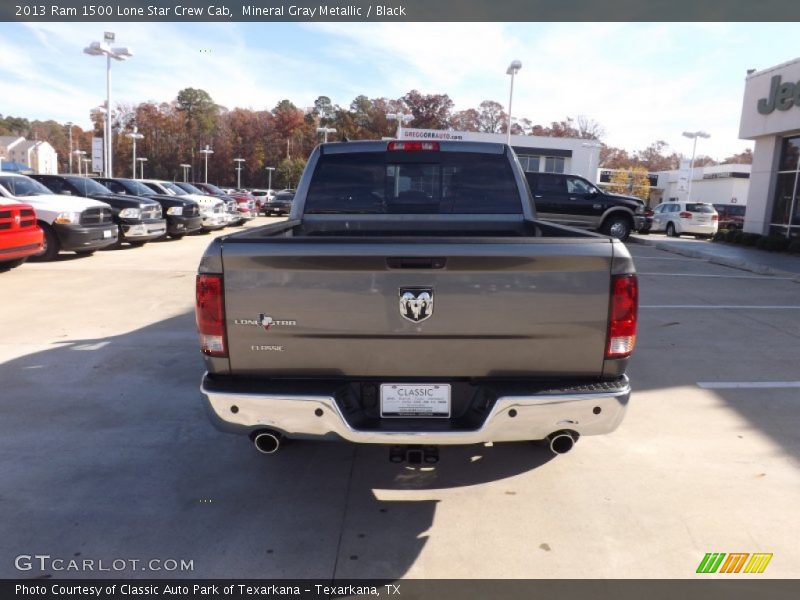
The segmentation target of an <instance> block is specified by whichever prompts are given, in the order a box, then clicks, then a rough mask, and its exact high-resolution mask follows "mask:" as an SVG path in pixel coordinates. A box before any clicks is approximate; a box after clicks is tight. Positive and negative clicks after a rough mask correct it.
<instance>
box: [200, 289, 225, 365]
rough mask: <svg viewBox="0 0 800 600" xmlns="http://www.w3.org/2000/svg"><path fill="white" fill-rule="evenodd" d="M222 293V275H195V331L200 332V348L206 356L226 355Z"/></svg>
mask: <svg viewBox="0 0 800 600" xmlns="http://www.w3.org/2000/svg"><path fill="white" fill-rule="evenodd" d="M222 293H223V289H222V275H198V276H197V285H196V300H197V302H196V305H195V315H196V316H197V332H198V333H199V334H200V349H201V350H202V352H203V354H207V355H208V356H223V357H224V356H228V349H227V348H226V345H225V305H224V301H223V297H222Z"/></svg>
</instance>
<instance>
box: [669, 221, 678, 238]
mask: <svg viewBox="0 0 800 600" xmlns="http://www.w3.org/2000/svg"><path fill="white" fill-rule="evenodd" d="M667 236H668V237H681V234H680V233H678V232H677V231H675V225H673V224H672V223H667Z"/></svg>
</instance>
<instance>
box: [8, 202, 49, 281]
mask: <svg viewBox="0 0 800 600" xmlns="http://www.w3.org/2000/svg"><path fill="white" fill-rule="evenodd" d="M43 242H44V233H43V232H42V230H41V229H40V228H39V225H37V223H36V212H35V211H34V210H33V207H32V206H30V205H29V204H19V203H17V202H11V203H8V204H4V203H3V199H2V198H0V269H13V268H14V267H17V266H19V265H21V264H22V263H24V262H25V261H26V260H27V258H28V257H29V256H33V255H35V254H39V253H40V252H41V251H42V250H43Z"/></svg>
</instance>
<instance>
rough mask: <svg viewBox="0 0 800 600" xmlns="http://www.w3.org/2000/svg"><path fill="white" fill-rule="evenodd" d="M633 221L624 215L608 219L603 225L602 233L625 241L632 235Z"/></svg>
mask: <svg viewBox="0 0 800 600" xmlns="http://www.w3.org/2000/svg"><path fill="white" fill-rule="evenodd" d="M631 229H632V227H631V221H630V219H629V218H628V217H624V216H622V215H618V216H611V217H608V218H607V219H606V220H605V222H604V223H603V227H602V232H603V233H604V234H606V235H610V236H611V237H613V238H617V239H618V240H622V241H625V240H627V239H628V236H629V235H630V234H631Z"/></svg>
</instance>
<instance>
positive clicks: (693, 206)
mask: <svg viewBox="0 0 800 600" xmlns="http://www.w3.org/2000/svg"><path fill="white" fill-rule="evenodd" d="M686 210H688V211H689V212H694V213H713V212H715V211H714V207H713V206H711V205H710V204H700V203H699V202H695V203H690V204H687V205H686Z"/></svg>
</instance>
